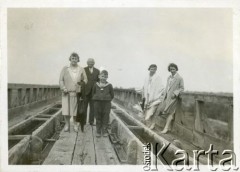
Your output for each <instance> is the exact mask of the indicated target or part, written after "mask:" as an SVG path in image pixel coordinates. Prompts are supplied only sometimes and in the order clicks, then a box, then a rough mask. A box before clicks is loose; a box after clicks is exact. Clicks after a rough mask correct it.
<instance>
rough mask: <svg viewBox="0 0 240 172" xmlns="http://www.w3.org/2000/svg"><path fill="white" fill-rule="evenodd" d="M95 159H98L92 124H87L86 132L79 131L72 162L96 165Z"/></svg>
mask: <svg viewBox="0 0 240 172" xmlns="http://www.w3.org/2000/svg"><path fill="white" fill-rule="evenodd" d="M95 161H96V159H95V148H94V141H93V131H92V126H91V125H86V126H85V131H84V133H82V132H81V131H79V132H78V138H77V141H76V148H75V152H74V156H73V162H72V164H74V165H79V164H81V165H95V164H96V163H95Z"/></svg>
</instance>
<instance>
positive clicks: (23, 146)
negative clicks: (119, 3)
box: [8, 136, 31, 164]
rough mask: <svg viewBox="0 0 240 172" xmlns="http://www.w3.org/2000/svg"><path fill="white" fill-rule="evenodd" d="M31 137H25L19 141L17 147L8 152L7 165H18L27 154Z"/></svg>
mask: <svg viewBox="0 0 240 172" xmlns="http://www.w3.org/2000/svg"><path fill="white" fill-rule="evenodd" d="M30 139H31V137H30V136H26V137H25V138H24V139H23V140H21V141H20V142H19V143H18V144H17V145H15V146H14V147H13V148H12V149H10V150H9V151H8V163H9V164H18V163H21V161H23V159H24V158H23V157H25V156H26V154H27V153H28V152H29V144H30V143H29V142H30Z"/></svg>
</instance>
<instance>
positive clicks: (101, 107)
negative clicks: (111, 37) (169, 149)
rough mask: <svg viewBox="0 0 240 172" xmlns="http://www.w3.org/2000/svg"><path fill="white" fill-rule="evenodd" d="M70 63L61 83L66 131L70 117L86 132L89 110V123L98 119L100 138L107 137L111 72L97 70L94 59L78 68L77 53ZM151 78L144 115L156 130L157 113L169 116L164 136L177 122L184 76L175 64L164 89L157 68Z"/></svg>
mask: <svg viewBox="0 0 240 172" xmlns="http://www.w3.org/2000/svg"><path fill="white" fill-rule="evenodd" d="M69 61H70V64H69V65H68V66H65V67H64V68H63V69H62V71H61V74H60V79H59V84H60V89H61V90H62V115H63V116H64V120H65V127H64V131H66V132H70V118H71V117H73V125H74V126H73V129H74V131H75V132H78V128H79V125H78V122H79V123H80V126H81V130H82V132H84V126H85V125H86V118H87V109H88V106H89V107H90V108H89V109H90V110H89V118H88V119H89V120H88V122H89V124H90V125H95V124H94V119H96V132H97V133H96V136H97V137H101V136H103V137H107V136H108V134H107V127H108V123H109V115H110V110H111V101H112V99H113V98H114V92H113V86H112V84H110V83H109V82H107V79H108V71H107V70H101V71H99V70H98V69H96V68H95V67H94V65H95V61H94V59H92V58H89V59H88V60H87V67H85V68H82V67H81V66H79V65H78V62H79V61H80V59H79V56H78V54H77V53H72V54H71V55H70V57H69ZM148 70H149V75H148V76H147V78H146V79H145V82H144V86H143V92H142V93H143V94H142V97H143V106H142V108H143V112H144V119H145V122H146V125H147V126H148V127H150V129H153V128H154V127H155V116H156V115H155V114H164V115H167V120H166V125H165V127H164V129H163V130H162V131H161V133H167V132H168V131H169V130H170V129H171V127H170V124H171V122H172V120H173V119H174V114H175V110H176V106H177V103H178V100H179V99H178V97H179V94H180V93H181V92H182V91H183V90H184V84H183V79H182V77H181V76H180V75H179V74H178V73H177V71H178V67H177V65H176V64H174V63H171V64H170V65H169V66H168V71H169V72H171V75H170V76H169V77H168V79H167V85H166V87H164V86H163V84H162V80H161V77H160V76H159V74H157V73H156V71H157V65H155V64H152V65H150V66H149V68H148Z"/></svg>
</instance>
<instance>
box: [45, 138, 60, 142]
mask: <svg viewBox="0 0 240 172" xmlns="http://www.w3.org/2000/svg"><path fill="white" fill-rule="evenodd" d="M44 141H45V142H56V141H57V139H45V140H44Z"/></svg>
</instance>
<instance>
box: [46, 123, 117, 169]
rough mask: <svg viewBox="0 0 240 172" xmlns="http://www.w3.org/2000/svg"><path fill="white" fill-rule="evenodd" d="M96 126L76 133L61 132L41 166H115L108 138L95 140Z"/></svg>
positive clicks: (115, 162) (115, 159)
mask: <svg viewBox="0 0 240 172" xmlns="http://www.w3.org/2000/svg"><path fill="white" fill-rule="evenodd" d="M95 133H96V126H91V125H86V126H85V131H84V132H81V131H79V132H78V133H76V132H74V130H73V128H71V131H70V132H64V131H62V132H61V133H60V137H59V139H58V140H57V141H56V143H55V144H54V146H53V148H52V149H51V151H50V152H49V155H48V157H47V158H46V159H45V161H44V162H43V165H117V164H119V160H118V158H117V155H116V153H115V151H114V149H113V147H112V144H111V142H110V140H109V138H108V137H100V138H97V137H96V136H95Z"/></svg>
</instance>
